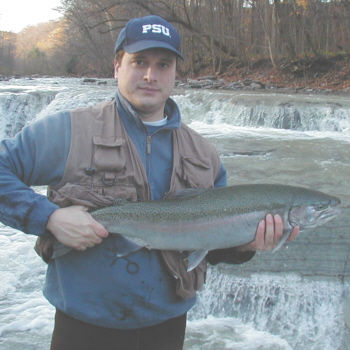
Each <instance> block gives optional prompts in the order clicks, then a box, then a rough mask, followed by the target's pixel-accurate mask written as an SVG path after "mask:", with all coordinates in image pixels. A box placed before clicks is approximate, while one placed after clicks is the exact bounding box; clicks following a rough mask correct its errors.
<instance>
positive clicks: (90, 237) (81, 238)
mask: <svg viewBox="0 0 350 350" xmlns="http://www.w3.org/2000/svg"><path fill="white" fill-rule="evenodd" d="M87 210H88V209H87V208H85V207H83V206H79V205H73V206H70V207H66V208H60V209H57V210H55V211H54V212H53V213H52V214H51V215H50V217H49V220H48V222H47V226H46V228H47V229H48V230H49V231H50V232H51V233H52V234H53V235H54V236H55V237H56V238H57V240H58V241H59V242H61V243H63V244H64V245H66V246H68V247H71V248H74V249H77V250H86V249H87V248H91V247H93V246H94V245H96V244H100V243H101V242H102V239H103V238H106V237H107V236H108V231H107V230H106V229H105V228H104V227H103V226H102V225H101V224H100V223H99V222H97V221H96V220H94V219H93V217H92V216H91V215H90V214H89V213H88V211H87Z"/></svg>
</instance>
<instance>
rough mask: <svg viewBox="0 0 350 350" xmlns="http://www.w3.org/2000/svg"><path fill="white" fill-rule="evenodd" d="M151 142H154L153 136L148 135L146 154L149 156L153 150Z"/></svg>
mask: <svg viewBox="0 0 350 350" xmlns="http://www.w3.org/2000/svg"><path fill="white" fill-rule="evenodd" d="M151 141H152V136H151V135H147V140H146V152H147V154H148V155H150V154H151V151H152V148H151Z"/></svg>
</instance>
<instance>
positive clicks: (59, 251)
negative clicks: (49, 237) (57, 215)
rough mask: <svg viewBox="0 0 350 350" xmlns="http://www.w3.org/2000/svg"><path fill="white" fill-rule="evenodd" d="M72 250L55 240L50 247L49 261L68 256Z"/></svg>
mask: <svg viewBox="0 0 350 350" xmlns="http://www.w3.org/2000/svg"><path fill="white" fill-rule="evenodd" d="M72 250H73V248H71V247H68V246H66V245H64V244H63V243H61V242H59V241H57V240H55V241H54V243H53V246H52V256H51V259H57V258H60V257H61V256H63V255H66V254H68V253H69V252H71V251H72Z"/></svg>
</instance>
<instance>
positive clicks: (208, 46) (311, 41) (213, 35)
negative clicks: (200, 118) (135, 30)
mask: <svg viewBox="0 0 350 350" xmlns="http://www.w3.org/2000/svg"><path fill="white" fill-rule="evenodd" d="M60 12H61V13H62V20H60V21H56V22H48V23H43V24H40V25H38V26H35V27H28V28H26V29H25V30H23V31H22V32H20V33H19V34H17V35H16V34H13V33H4V32H3V33H1V32H0V74H3V75H10V74H49V75H95V76H104V77H106V76H109V77H110V76H112V71H113V70H112V63H113V47H114V42H115V39H116V37H117V35H118V33H119V31H120V29H121V28H122V27H123V26H124V25H125V22H126V21H127V20H128V19H129V18H131V17H136V16H142V15H147V14H151V13H152V14H158V15H161V16H163V17H165V18H166V19H167V20H169V21H170V22H172V23H174V24H175V25H176V26H177V28H179V30H180V32H181V35H182V38H183V43H182V51H183V53H184V56H185V58H186V60H185V62H184V63H181V64H180V65H179V72H178V73H179V76H183V77H184V76H198V75H200V74H203V73H206V74H216V75H220V76H227V77H230V76H231V77H233V76H234V75H235V72H236V71H242V69H243V70H244V71H249V70H254V69H255V67H256V66H257V65H258V64H259V62H264V63H265V64H264V67H267V66H268V67H269V68H268V69H271V71H273V72H281V73H282V72H283V74H286V69H287V68H288V67H289V68H291V69H290V71H289V73H290V74H293V69H294V68H295V67H296V68H295V69H296V71H295V74H296V77H297V74H298V73H300V72H301V71H302V67H298V64H297V63H296V62H304V61H305V60H306V61H308V60H312V59H315V60H317V59H319V58H325V59H326V60H327V59H328V60H329V62H330V59H331V58H332V57H335V56H337V57H338V56H339V55H340V56H342V57H349V56H348V55H349V54H350V0H283V1H282V0H84V1H83V0H62V1H61V7H60ZM293 62H294V65H293ZM325 62H326V61H325ZM288 64H289V66H288ZM326 68H327V67H326ZM330 68H331V67H330ZM333 68H334V67H333ZM302 72H303V73H302V74H303V76H304V77H305V76H307V75H308V71H307V69H306V70H305V69H304V70H303V71H302ZM316 73H317V72H316ZM323 73H326V72H323Z"/></svg>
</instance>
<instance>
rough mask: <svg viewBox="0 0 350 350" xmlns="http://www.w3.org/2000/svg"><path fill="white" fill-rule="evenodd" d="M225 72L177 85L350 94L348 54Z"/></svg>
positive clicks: (101, 80)
mask: <svg viewBox="0 0 350 350" xmlns="http://www.w3.org/2000/svg"><path fill="white" fill-rule="evenodd" d="M222 71H223V73H218V74H212V73H211V72H210V71H209V70H207V71H206V70H203V71H202V72H200V74H198V75H197V76H192V77H187V76H186V77H181V76H179V77H178V79H177V81H176V87H178V88H184V89H188V88H193V89H220V90H233V91H234V90H248V91H257V90H262V91H271V92H281V93H308V94H310V93H316V94H339V95H348V94H349V93H350V55H345V54H344V55H336V56H333V57H330V58H325V57H313V58H303V59H296V60H292V61H291V60H289V61H281V62H279V63H278V65H277V66H276V67H273V65H272V64H271V62H270V61H269V60H268V59H261V60H257V61H255V62H253V63H251V64H249V65H245V66H242V65H237V64H235V63H232V64H227V65H226V66H225V67H224V68H222ZM40 77H42V76H40V75H37V74H34V75H31V76H26V77H24V76H18V75H14V76H4V75H0V81H9V80H10V79H23V78H27V79H35V78H40ZM66 78H68V77H66ZM76 78H77V77H76ZM81 79H82V83H83V84H97V85H104V84H107V82H106V80H105V79H106V78H105V77H81Z"/></svg>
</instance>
